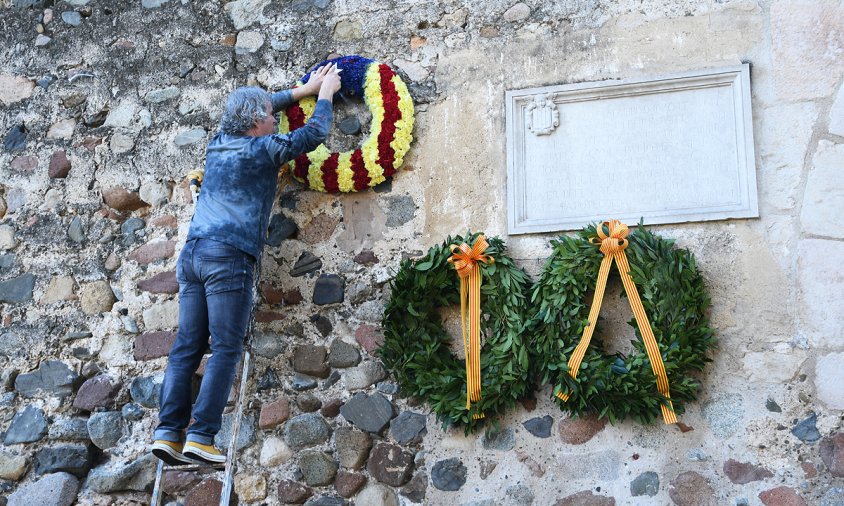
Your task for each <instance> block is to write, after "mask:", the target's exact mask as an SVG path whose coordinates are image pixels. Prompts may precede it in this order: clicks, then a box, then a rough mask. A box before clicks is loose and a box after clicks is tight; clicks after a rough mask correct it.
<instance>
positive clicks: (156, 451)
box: [152, 439, 193, 466]
mask: <svg viewBox="0 0 844 506" xmlns="http://www.w3.org/2000/svg"><path fill="white" fill-rule="evenodd" d="M183 446H184V445H182V443H174V442H173V441H164V440H163V439H156V440H155V442H154V443H153V444H152V454H153V455H155V456H156V457H158V458H159V459H161V460H163V461H164V463H165V464H167V465H170V466H179V465H184V464H192V463H193V461H192V460H191V459H189V458H187V457H186V456H184V455H182V447H183Z"/></svg>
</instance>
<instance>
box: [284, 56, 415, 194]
mask: <svg viewBox="0 0 844 506" xmlns="http://www.w3.org/2000/svg"><path fill="white" fill-rule="evenodd" d="M330 63H336V64H337V66H338V67H339V68H340V69H342V70H343V72H342V74H341V77H340V80H341V88H340V89H341V91H342V92H344V93H347V94H348V95H352V96H359V97H363V100H364V102H365V103H366V105H367V107H368V108H369V110H370V112H371V113H372V126H371V129H370V133H369V137H368V138H367V139H366V140H365V141H364V142H363V144H362V145H361V147H359V148H358V149H355V150H354V151H344V152H342V153H339V152H331V151H329V150H328V148H327V147H326V146H325V144H320V145H319V146H318V147H317V148H316V149H315V150H313V151H311V152H310V153H305V154H302V155H300V156H298V157H297V158H296V159H295V160H293V162H291V164H292V173H293V177H294V178H295V179H297V180H298V181H301V182H303V183H305V184H307V185H308V187H309V188H311V189H312V190H318V191H323V192H329V193H338V192H352V191H360V190H365V189H366V188H370V187H372V186H375V185H377V184H378V183H381V182H383V181H385V180H386V179H387V178H389V177H391V176H392V175H393V174H395V173H396V172H397V171H398V169H399V168H400V167H401V165H402V163H403V162H404V156H405V155H406V154H407V151H408V150H409V149H410V143H411V141H412V140H413V136H412V132H413V100H412V99H411V98H410V93H408V91H407V86H405V84H404V81H402V80H401V78H400V77H399V76H398V75H396V73H395V72H394V71H393V69H391V68H390V67H389V66H387V65H385V64H383V63H378V62H377V61H375V60H371V59H369V58H364V57H362V56H343V57H340V58H335V59H333V60H328V61H325V62H323V63H321V64H319V65H318V66H317V67H321V66H322V65H326V64H330ZM309 77H310V74H307V75H305V76H303V77H302V79H300V81H299V83H298V85H300V86H301V85H302V84H304V83H305V82H307V80H308V78H309ZM315 108H316V98H315V97H306V98H304V99H302V100H300V101H299V102H298V103H295V104H293V105H291V106H290V107H288V108H287V110H286V111H285V112H284V114H281V117H280V121H279V126H278V129H279V133H282V134H285V133H288V132H292V131H293V130H296V129H297V128H301V127H302V126H304V125H305V122H306V121H308V119H309V118H310V117H311V115H312V114H313V113H314V109H315Z"/></svg>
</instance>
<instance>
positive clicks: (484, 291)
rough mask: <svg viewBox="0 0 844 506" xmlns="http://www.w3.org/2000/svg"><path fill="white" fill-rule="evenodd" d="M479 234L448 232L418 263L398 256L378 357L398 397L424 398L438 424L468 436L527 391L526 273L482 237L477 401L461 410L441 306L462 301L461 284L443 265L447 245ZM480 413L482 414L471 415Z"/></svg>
mask: <svg viewBox="0 0 844 506" xmlns="http://www.w3.org/2000/svg"><path fill="white" fill-rule="evenodd" d="M478 235H479V234H472V233H469V234H467V236H466V237H465V238H464V237H461V236H457V237H454V238H452V237H449V238H448V239H446V240H445V242H443V243H442V244H440V245H439V246H434V247H432V248H431V249H429V250H428V254H427V255H426V256H425V257H423V258H422V259H420V260H416V261H414V260H409V259H407V260H404V261H403V262H402V263H401V266H400V268H399V271H398V273H397V274H396V277H395V278H394V279H393V280H392V282H391V285H390V288H391V298H390V300H389V302H388V303H387V307H386V309H385V312H384V320H383V328H384V343H383V344H382V345H381V347H380V349H379V353H380V355H381V359H382V361H383V362H384V364H385V365H386V367H387V368H388V369H390V370H391V371H392V373H393V374H394V376H395V378H396V380H397V381H398V382H399V384H400V385H401V389H402V392H403V394H404V395H408V396H413V397H416V398H418V399H420V400H423V401H425V402H427V403H428V404H429V405H430V408H431V410H432V411H433V412H434V413H436V414H437V418H438V420H439V421H440V422H441V423H442V424H443V427H444V428H447V427H449V426H451V425H456V426H463V427H464V428H465V431H466V433H469V432H471V431H474V430H475V429H477V428H478V427H479V426H480V425H481V424H482V423H483V422H484V421H485V420H489V419H491V418H494V416H495V415H497V414H500V413H501V412H502V411H504V410H506V409H508V408H511V407H512V406H513V405H514V404H515V402H516V400H517V399H519V398H522V397H524V396H525V395H526V394H527V393H528V392H529V391H531V389H532V384H531V382H530V378H529V360H528V359H529V353H528V349H527V343H526V342H525V340H524V335H523V318H524V315H525V314H527V313H526V311H527V297H528V295H529V290H530V288H529V281H528V277H527V275H526V274H525V273H524V271H522V270H521V269H520V268H519V267H517V266H516V265H515V264H514V263H513V260H512V259H511V258H510V257H508V256H507V255H506V252H505V248H504V242H503V241H502V240H501V239H499V238H497V237H493V238H489V237H488V238H487V241H488V242H489V247H488V248H487V249H486V252H485V253H486V254H487V255H490V256H492V257H493V258H494V259H495V263H493V264H492V265H484V264H481V265H480V268H481V272H482V274H483V282H482V284H481V312H482V315H481V335H482V336H485V339H486V342H485V343H483V347H482V348H481V399H480V401H478V402H477V403H472V409H471V411H467V410H466V369H465V361H464V360H463V359H462V358H458V357H455V356H454V355H453V354H452V352H451V350H450V349H449V343H450V342H451V341H452V338H451V337H450V336H449V335H448V334H447V333H446V331H445V329H444V328H443V325H442V318H441V316H440V314H439V312H438V310H439V308H442V307H448V306H453V305H459V304H460V281H459V278H458V276H457V273H456V272H455V269H454V267H453V266H452V265H451V264H449V263H448V261H447V260H448V258H449V257H450V256H451V252H450V250H449V246H450V245H452V244H460V243H462V242H466V243H468V244H469V245H471V244H473V243H474V241H475V239H476V238H477V236H478ZM477 413H483V414H484V415H485V417H486V418H485V419H480V420H474V419H473V415H474V414H477Z"/></svg>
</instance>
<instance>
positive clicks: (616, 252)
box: [557, 220, 677, 424]
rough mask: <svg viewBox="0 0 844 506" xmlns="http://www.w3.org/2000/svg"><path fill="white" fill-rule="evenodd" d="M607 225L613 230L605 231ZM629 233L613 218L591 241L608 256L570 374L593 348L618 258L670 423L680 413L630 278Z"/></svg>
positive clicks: (573, 374)
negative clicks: (674, 402)
mask: <svg viewBox="0 0 844 506" xmlns="http://www.w3.org/2000/svg"><path fill="white" fill-rule="evenodd" d="M605 227H606V229H607V231H608V232H609V233H607V232H604V228H605ZM628 233H629V230H628V229H627V225H625V224H624V223H621V222H620V221H618V220H610V221H605V222H603V223H601V225H600V226H599V227H598V237H593V238H591V239H590V240H589V242H590V243H592V244H594V245H595V246H599V247H600V248H601V253H603V254H604V259H603V260H602V261H601V268H600V270H599V271H598V283H597V285H595V296H594V297H593V299H592V308H591V309H590V310H589V322H588V323H587V325H586V328H584V329H583V336H582V337H581V338H580V343H579V344H578V345H577V347H576V348H575V349H574V352H573V353H572V355H571V358H569V362H568V366H569V375H570V376H571V377H572V378H576V377H577V372H578V371H579V370H580V363H581V361H583V356H584V355H585V354H586V349H587V348H588V347H589V341H590V340H591V339H592V332H594V330H595V323H596V322H597V321H598V314H599V313H600V312H601V302H602V301H603V299H604V290H605V289H606V287H607V277H608V276H609V273H610V267H612V262H613V260H615V262H616V265H618V271H619V273H620V274H621V283H622V284H623V285H624V291H625V292H627V299H628V300H629V301H630V308H631V309H632V310H633V316H634V317H635V318H636V323H637V324H638V325H639V332H641V334H642V340H643V341H644V342H645V349H646V350H647V352H648V358H649V359H650V362H651V369H652V370H653V373H654V375H655V376H656V386H657V389H658V390H659V393H661V394H662V395H663V396H665V400H666V402H665V403H662V404H660V408H661V409H662V419H663V420H664V421H665V423H667V424H670V423H677V415H676V414H675V413H674V406H673V405H672V404H671V395H670V393H669V390H668V375H667V374H666V372H665V364H663V363H662V355H661V354H660V353H659V346H657V343H656V338H655V337H654V333H653V330H652V329H651V324H650V322H649V321H648V317H647V315H646V314H645V308H644V307H643V306H642V299H640V298H639V292H638V290H636V284H635V283H634V282H633V278H631V277H630V264H628V263H627V255H626V254H625V253H624V250H625V249H626V248H627V245H628V241H627V235H628ZM557 397H559V398H560V399H561V400H563V401H567V400H568V399H569V394H567V393H563V392H559V393H558V394H557Z"/></svg>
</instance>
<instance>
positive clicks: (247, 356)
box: [220, 347, 252, 506]
mask: <svg viewBox="0 0 844 506" xmlns="http://www.w3.org/2000/svg"><path fill="white" fill-rule="evenodd" d="M251 358H252V354H251V353H250V352H249V348H248V347H247V348H246V349H245V350H244V351H243V364H242V366H241V369H240V388H239V390H238V393H237V404H236V406H235V414H234V423H233V424H232V432H231V440H230V441H229V449H228V452H227V454H226V469H225V471H224V474H223V491H222V493H221V494H220V506H229V500H230V499H231V493H232V485H233V481H234V466H235V460H237V436H238V434H239V433H240V422H241V420H242V419H243V403H244V402H245V401H246V385H247V383H248V382H249V366H250V364H249V362H250V360H251Z"/></svg>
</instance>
